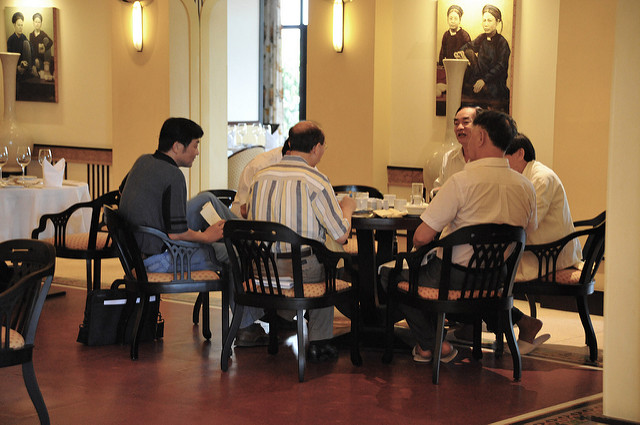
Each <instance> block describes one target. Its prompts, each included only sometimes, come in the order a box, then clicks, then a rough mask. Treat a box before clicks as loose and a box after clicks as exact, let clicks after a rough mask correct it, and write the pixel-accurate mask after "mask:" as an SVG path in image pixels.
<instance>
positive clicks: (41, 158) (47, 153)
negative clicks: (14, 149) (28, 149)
mask: <svg viewBox="0 0 640 425" xmlns="http://www.w3.org/2000/svg"><path fill="white" fill-rule="evenodd" d="M52 160H53V156H52V155H51V149H40V152H38V163H39V164H40V166H42V164H43V163H44V162H45V161H47V162H48V163H49V164H51V161H52Z"/></svg>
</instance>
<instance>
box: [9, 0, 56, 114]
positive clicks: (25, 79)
mask: <svg viewBox="0 0 640 425" xmlns="http://www.w3.org/2000/svg"><path fill="white" fill-rule="evenodd" d="M4 16H5V28H6V38H7V51H8V52H13V53H20V59H19V60H18V69H17V71H16V100H25V101H34V102H57V101H58V64H59V59H60V58H59V57H58V49H57V46H58V9H56V8H54V7H5V8H4Z"/></svg>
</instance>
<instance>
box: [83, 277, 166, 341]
mask: <svg viewBox="0 0 640 425" xmlns="http://www.w3.org/2000/svg"><path fill="white" fill-rule="evenodd" d="M126 303H127V291H126V290H124V289H120V288H118V287H117V282H114V285H113V286H112V287H111V288H110V289H98V290H94V291H90V292H89V293H88V294H87V303H86V307H85V318H84V321H83V323H82V324H81V325H80V329H79V331H78V339H77V341H78V342H80V343H82V344H85V345H89V346H99V345H110V344H115V343H116V342H118V326H119V325H120V321H121V320H124V321H126V331H125V336H124V343H126V344H129V343H131V340H132V336H133V325H134V322H135V314H134V313H135V310H136V309H133V308H131V309H130V310H131V311H128V310H127V309H125V306H126ZM138 303H140V298H139V297H138V298H137V299H136V304H138ZM147 313H148V314H147V315H146V317H143V318H142V320H143V325H142V336H141V341H152V340H154V339H158V338H162V336H163V334H164V320H163V319H162V315H161V314H160V297H159V296H157V295H151V297H150V303H149V309H148V311H147Z"/></svg>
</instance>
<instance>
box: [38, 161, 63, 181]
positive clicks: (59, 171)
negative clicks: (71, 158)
mask: <svg viewBox="0 0 640 425" xmlns="http://www.w3.org/2000/svg"><path fill="white" fill-rule="evenodd" d="M64 167H65V160H64V158H62V159H61V160H60V161H58V162H56V164H55V165H51V164H50V163H49V161H44V162H43V163H42V184H43V185H44V186H45V187H62V180H63V179H64Z"/></svg>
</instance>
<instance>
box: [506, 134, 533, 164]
mask: <svg viewBox="0 0 640 425" xmlns="http://www.w3.org/2000/svg"><path fill="white" fill-rule="evenodd" d="M519 149H522V150H524V160H525V161H527V162H529V161H533V160H535V159H536V150H535V148H534V147H533V144H532V143H531V140H529V138H528V137H527V136H525V135H524V134H522V133H518V134H516V137H514V138H513V142H511V144H510V145H509V147H508V148H507V150H506V151H505V152H504V153H505V154H506V155H513V154H514V153H516V152H518V150H519Z"/></svg>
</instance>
